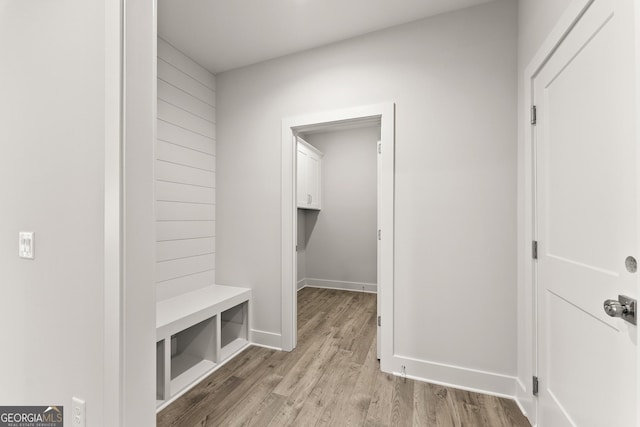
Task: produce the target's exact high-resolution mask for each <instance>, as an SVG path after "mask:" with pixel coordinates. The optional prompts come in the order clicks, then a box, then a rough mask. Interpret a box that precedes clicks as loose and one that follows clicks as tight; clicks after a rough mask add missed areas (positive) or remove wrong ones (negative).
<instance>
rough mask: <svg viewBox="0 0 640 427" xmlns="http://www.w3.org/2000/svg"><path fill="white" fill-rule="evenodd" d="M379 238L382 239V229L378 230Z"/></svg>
mask: <svg viewBox="0 0 640 427" xmlns="http://www.w3.org/2000/svg"><path fill="white" fill-rule="evenodd" d="M378 240H382V230H378Z"/></svg>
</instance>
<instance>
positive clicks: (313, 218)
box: [302, 209, 320, 249]
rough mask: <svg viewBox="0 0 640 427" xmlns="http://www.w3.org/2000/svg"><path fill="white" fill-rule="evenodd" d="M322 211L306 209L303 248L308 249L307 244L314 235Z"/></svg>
mask: <svg viewBox="0 0 640 427" xmlns="http://www.w3.org/2000/svg"><path fill="white" fill-rule="evenodd" d="M319 214H320V211H314V210H309V209H305V210H304V214H303V215H304V222H305V224H304V240H303V242H302V245H303V248H304V249H306V248H307V243H309V238H310V237H311V233H313V229H314V228H315V226H316V223H317V222H318V215H319Z"/></svg>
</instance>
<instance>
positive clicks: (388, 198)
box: [282, 103, 395, 371]
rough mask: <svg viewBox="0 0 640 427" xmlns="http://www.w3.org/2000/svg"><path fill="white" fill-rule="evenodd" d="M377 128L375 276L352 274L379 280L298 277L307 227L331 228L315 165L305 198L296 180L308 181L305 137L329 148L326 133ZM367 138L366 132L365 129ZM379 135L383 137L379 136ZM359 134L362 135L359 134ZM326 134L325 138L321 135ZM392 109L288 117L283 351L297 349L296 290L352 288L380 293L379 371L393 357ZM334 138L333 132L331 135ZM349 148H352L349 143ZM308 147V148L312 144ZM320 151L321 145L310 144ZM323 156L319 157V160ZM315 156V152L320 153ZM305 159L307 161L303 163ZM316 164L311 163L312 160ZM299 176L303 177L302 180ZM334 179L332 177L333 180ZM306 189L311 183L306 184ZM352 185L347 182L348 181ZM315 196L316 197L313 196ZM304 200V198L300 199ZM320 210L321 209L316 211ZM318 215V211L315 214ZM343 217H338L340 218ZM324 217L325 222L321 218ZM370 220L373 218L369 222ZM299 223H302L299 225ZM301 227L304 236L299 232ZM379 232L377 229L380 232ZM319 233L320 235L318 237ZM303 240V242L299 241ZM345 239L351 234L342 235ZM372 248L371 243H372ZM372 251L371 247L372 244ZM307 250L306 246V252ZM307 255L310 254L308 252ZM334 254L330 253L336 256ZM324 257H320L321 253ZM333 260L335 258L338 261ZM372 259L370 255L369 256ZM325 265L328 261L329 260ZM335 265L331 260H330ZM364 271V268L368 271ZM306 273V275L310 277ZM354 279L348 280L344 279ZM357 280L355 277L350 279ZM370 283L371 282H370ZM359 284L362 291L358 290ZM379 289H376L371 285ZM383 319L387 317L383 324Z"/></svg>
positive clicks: (322, 241) (320, 245)
mask: <svg viewBox="0 0 640 427" xmlns="http://www.w3.org/2000/svg"><path fill="white" fill-rule="evenodd" d="M367 128H369V130H370V131H371V129H375V136H376V137H378V138H374V139H378V140H379V142H377V143H376V142H373V144H372V147H371V148H372V150H375V151H374V153H375V156H376V157H377V162H376V167H375V176H376V184H377V185H376V188H375V202H374V203H375V221H374V223H375V228H373V230H372V232H373V239H374V242H376V256H375V261H376V262H375V263H374V264H375V275H373V274H371V270H370V267H369V268H368V272H364V271H360V272H358V273H354V272H352V273H353V274H364V276H358V277H366V275H367V274H368V275H369V276H368V277H374V276H375V279H376V280H375V282H373V283H367V281H358V280H353V281H350V280H346V279H342V280H333V282H331V281H327V280H325V281H324V282H322V281H321V280H315V281H313V280H308V281H307V279H318V278H309V277H299V275H298V273H299V268H298V263H299V261H300V259H299V257H298V252H297V251H296V249H300V244H301V243H302V244H306V243H308V242H309V241H308V240H307V241H306V242H305V241H304V239H305V238H306V237H308V236H307V234H308V233H307V230H308V228H309V227H312V228H314V227H319V228H323V227H326V226H328V225H329V224H325V223H323V222H324V221H323V222H319V221H318V217H319V216H320V215H322V213H321V211H322V202H323V200H322V191H320V192H319V193H317V190H316V187H313V185H315V184H314V183H313V174H315V173H316V172H315V169H314V166H313V165H311V169H310V170H311V171H312V172H311V178H310V179H311V181H312V182H311V185H312V187H309V188H305V191H304V192H305V194H302V193H301V192H300V194H299V191H298V190H299V186H298V181H299V180H300V179H305V180H306V178H305V177H304V176H302V177H300V176H298V146H299V144H300V141H301V140H302V141H304V139H305V138H307V139H309V140H311V141H312V142H313V141H316V146H323V147H325V148H328V147H330V144H331V141H329V140H330V139H331V137H327V136H326V135H327V131H333V132H336V131H339V132H338V133H344V132H353V131H355V130H356V129H367ZM363 132H364V133H365V134H366V133H367V131H366V130H365V131H363ZM378 132H379V134H378ZM358 133H361V132H358ZM323 135H324V136H323ZM394 135H395V131H394V105H393V104H391V103H389V104H378V105H372V106H365V107H358V108H353V109H348V110H339V111H332V112H328V113H320V114H313V115H308V116H300V117H294V118H288V119H285V120H283V123H282V155H283V158H282V348H283V350H287V351H290V350H293V349H294V348H295V347H296V344H297V290H298V288H299V286H300V285H302V286H304V285H310V286H314V285H315V286H322V287H338V288H349V287H350V288H352V289H353V287H354V286H355V287H356V288H355V290H360V291H362V288H363V286H364V290H365V291H367V290H368V291H372V290H374V289H375V291H376V292H377V316H378V322H377V323H378V334H377V335H378V340H377V341H378V357H379V358H380V361H381V365H380V366H381V369H382V370H383V371H388V369H385V359H388V357H385V355H387V356H391V355H392V346H391V343H392V331H393V320H392V319H393V240H394V239H393V235H394V231H393V200H394V144H395V141H394ZM333 136H335V134H334V135H333ZM345 144H348V143H347V142H345ZM309 145H310V144H309ZM335 147H337V144H336V145H335V146H333V147H331V149H334V148H335ZM314 148H315V150H316V151H317V152H319V153H321V150H318V149H317V147H313V146H312V145H310V149H314ZM321 155H322V154H320V156H321ZM316 156H317V153H316ZM302 161H304V160H302ZM312 163H313V162H312ZM298 178H299V179H298ZM333 178H335V177H332V179H333ZM304 185H307V183H306V182H305V184H304ZM345 185H348V183H345ZM313 194H316V198H315V199H314V198H313ZM302 196H305V197H302ZM299 202H301V203H303V204H304V202H308V205H307V209H305V210H306V211H307V213H304V212H302V213H301V212H300V210H299V209H298V207H299ZM318 207H320V210H318ZM309 208H310V209H309ZM313 211H315V213H314V212H313ZM327 217H328V218H327V219H329V222H331V220H330V218H329V217H330V215H327ZM338 217H339V214H338V215H336V216H335V217H334V218H338ZM323 219H324V218H323ZM369 220H371V218H369ZM300 221H304V224H301V223H300ZM299 227H300V228H301V229H302V233H303V235H300V234H299V233H298V231H299ZM376 229H377V230H376ZM322 234H323V237H321V238H319V239H316V242H314V252H316V253H320V254H322V252H323V251H325V252H326V245H327V244H330V239H329V240H328V239H326V238H325V237H327V236H325V235H324V233H322ZM319 235H320V234H319ZM298 237H300V239H298ZM342 238H347V236H342ZM369 244H370V242H369ZM369 248H370V246H369ZM304 249H305V250H306V247H305V248H304ZM305 255H306V254H305ZM335 255H336V254H332V256H335ZM320 256H321V257H322V255H320ZM334 259H335V258H334ZM369 259H370V257H369ZM325 261H326V259H325ZM321 264H323V265H322V266H319V265H315V264H314V266H313V267H312V270H310V271H309V273H312V272H317V271H319V270H318V269H321V268H329V269H330V268H331V265H327V263H326V262H325V263H321ZM329 264H331V262H329ZM365 269H366V268H365ZM306 275H308V274H306ZM343 277H350V276H348V275H347V276H343ZM351 277H356V276H351ZM369 281H371V280H369ZM358 286H359V287H358ZM373 286H375V287H373ZM382 319H388V320H387V321H383V320H382Z"/></svg>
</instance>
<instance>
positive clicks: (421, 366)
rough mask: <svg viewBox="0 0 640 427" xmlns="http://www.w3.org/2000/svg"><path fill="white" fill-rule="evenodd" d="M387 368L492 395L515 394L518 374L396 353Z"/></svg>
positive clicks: (414, 377)
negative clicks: (482, 369) (464, 366)
mask: <svg viewBox="0 0 640 427" xmlns="http://www.w3.org/2000/svg"><path fill="white" fill-rule="evenodd" d="M391 359H392V361H391V363H389V364H385V365H387V368H388V367H389V366H390V367H391V369H390V370H389V369H385V370H386V371H388V372H390V373H392V374H394V375H398V376H402V375H403V369H402V367H403V366H404V367H405V369H404V372H405V373H406V377H407V378H411V379H415V380H418V381H424V382H428V383H433V384H439V385H443V386H447V387H453V388H458V389H461V390H466V391H471V392H476V393H484V394H489V395H492V396H498V397H505V398H507V399H514V398H515V390H516V378H515V377H512V376H509V375H503V374H498V373H494V372H486V371H480V370H476V369H470V368H463V367H460V366H453V365H446V364H443V363H437V362H429V361H425V360H418V359H414V358H411V357H405V356H397V355H394V356H393V357H392V358H391Z"/></svg>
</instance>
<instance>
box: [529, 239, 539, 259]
mask: <svg viewBox="0 0 640 427" xmlns="http://www.w3.org/2000/svg"><path fill="white" fill-rule="evenodd" d="M531 258H533V259H538V241H537V240H534V241H533V242H531Z"/></svg>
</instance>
